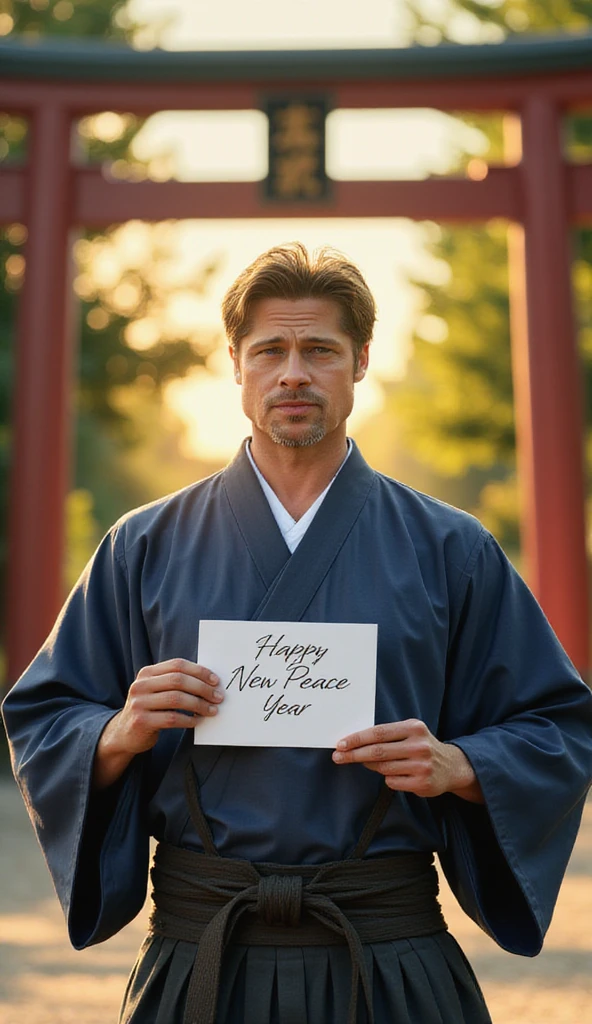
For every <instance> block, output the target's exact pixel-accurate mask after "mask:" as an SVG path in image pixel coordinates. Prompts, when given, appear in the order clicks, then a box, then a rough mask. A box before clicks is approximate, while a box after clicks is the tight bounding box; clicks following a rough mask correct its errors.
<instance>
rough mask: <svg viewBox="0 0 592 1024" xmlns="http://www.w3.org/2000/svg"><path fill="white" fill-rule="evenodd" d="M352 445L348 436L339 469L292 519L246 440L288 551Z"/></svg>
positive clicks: (303, 532)
mask: <svg viewBox="0 0 592 1024" xmlns="http://www.w3.org/2000/svg"><path fill="white" fill-rule="evenodd" d="M352 447H353V444H352V442H351V440H350V438H349V437H348V439H347V455H346V456H345V458H344V460H343V462H342V463H341V465H340V467H339V469H338V470H337V473H336V474H335V476H334V477H333V479H332V480H330V481H329V483H328V484H327V486H326V487H325V490H324V491H323V492H322V494H319V496H318V498H317V499H316V501H313V503H312V505H311V506H310V508H308V509H307V510H306V512H305V513H304V515H302V516H300V519H294V518H293V516H291V515H290V513H289V512H288V510H287V509H286V508H284V506H283V505H282V503H281V501H280V499H279V498H278V496H277V494H276V493H275V491H274V490H273V488H272V487H270V485H269V484H268V482H267V480H266V479H265V477H264V476H263V473H262V472H261V470H260V469H259V467H258V466H257V463H256V462H255V460H254V458H253V456H252V454H251V441H250V439H249V440H248V441H247V455H248V456H249V461H250V463H251V465H252V467H253V469H254V470H255V474H256V476H257V479H258V481H259V483H260V484H261V488H262V490H263V493H264V495H265V497H266V498H267V501H268V503H269V507H270V509H271V511H272V513H273V517H274V519H275V521H276V523H277V524H278V527H279V530H280V533H281V535H282V537H283V538H284V540H285V542H286V544H287V546H288V548H289V550H290V553H292V552H293V551H295V550H296V548H297V547H298V545H299V543H300V541H301V540H302V538H303V537H304V534H305V533H306V531H307V530H308V527H309V526H310V524H311V523H312V521H313V519H314V517H315V516H316V514H317V512H318V511H319V508H320V507H321V505H322V503H323V500H324V499H325V497H326V495H327V491H328V490H329V488H330V487H331V484H332V483H333V480H335V477H336V476H337V474H338V473H339V472H340V471H341V470H342V469H343V467H344V465H345V463H346V462H347V460H348V458H349V456H350V453H351V450H352Z"/></svg>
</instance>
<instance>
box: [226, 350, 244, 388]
mask: <svg viewBox="0 0 592 1024" xmlns="http://www.w3.org/2000/svg"><path fill="white" fill-rule="evenodd" d="M228 354H229V356H230V358H231V359H232V362H233V363H234V379H235V381H236V383H237V384H240V383H241V372H240V366H239V363H238V354H237V352H236V349H234V348H233V347H232V345H229V346H228Z"/></svg>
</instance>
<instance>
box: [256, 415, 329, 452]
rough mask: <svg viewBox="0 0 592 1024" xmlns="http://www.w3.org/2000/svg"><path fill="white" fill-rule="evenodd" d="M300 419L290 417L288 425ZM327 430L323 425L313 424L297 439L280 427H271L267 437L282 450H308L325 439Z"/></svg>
mask: <svg viewBox="0 0 592 1024" xmlns="http://www.w3.org/2000/svg"><path fill="white" fill-rule="evenodd" d="M299 419H300V417H298V416H290V417H289V419H288V422H289V423H298V420H299ZM326 433H327V430H326V428H325V425H324V424H323V423H313V424H311V426H309V427H307V430H306V433H305V434H301V435H300V436H299V437H293V436H292V435H291V434H289V433H288V432H287V431H285V430H284V429H283V428H282V427H278V426H273V427H271V428H270V431H269V436H270V438H271V440H272V441H273V442H274V443H275V444H280V445H282V446H283V447H284V448H310V447H311V445H313V444H318V443H319V441H322V440H323V438H324V437H325V434H326Z"/></svg>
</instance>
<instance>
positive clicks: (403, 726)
mask: <svg viewBox="0 0 592 1024" xmlns="http://www.w3.org/2000/svg"><path fill="white" fill-rule="evenodd" d="M424 732H427V726H426V725H425V723H424V722H420V721H419V719H416V718H408V719H405V721H403V722H382V723H381V724H380V725H373V726H371V728H369V729H363V730H362V731H361V732H353V733H351V734H350V735H349V736H345V737H344V739H342V740H339V742H338V743H336V745H335V746H336V749H337V750H353V749H354V748H355V747H365V746H371V745H373V744H376V743H390V742H393V741H395V742H396V741H399V740H402V739H406V738H407V737H408V736H414V735H421V734H422V733H424Z"/></svg>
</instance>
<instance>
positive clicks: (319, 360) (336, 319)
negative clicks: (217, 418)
mask: <svg viewBox="0 0 592 1024" xmlns="http://www.w3.org/2000/svg"><path fill="white" fill-rule="evenodd" d="M340 313H341V311H340V308H339V306H338V304H337V303H336V302H334V301H333V300H332V299H310V298H309V299H296V300H292V299H260V300H259V301H258V302H256V303H255V304H254V306H253V310H252V324H251V329H250V331H249V333H248V334H247V335H246V336H245V337H244V338H243V339H242V340H241V342H240V343H239V347H238V353H236V354H233V353H232V350H231V355H232V356H233V359H234V363H235V371H236V373H237V379H238V380H240V383H241V384H242V401H243V409H244V411H245V414H246V415H247V416H248V418H249V419H250V420H251V421H252V423H253V436H254V437H255V436H256V435H257V433H261V434H265V435H266V436H267V437H269V438H271V440H272V441H274V442H275V443H276V444H280V445H285V446H287V447H289V448H302V447H307V446H308V445H312V444H317V443H318V442H319V441H322V440H323V438H324V437H326V436H327V435H328V434H331V433H332V432H333V431H335V430H337V429H339V428H340V427H341V428H342V429H343V432H344V433H345V426H344V425H345V420H346V419H347V417H348V416H349V414H350V412H351V410H352V406H353V400H354V383H355V382H356V381H359V380H361V379H362V377H363V376H364V374H365V372H366V368H367V366H368V345H365V346H364V348H363V349H362V351H361V353H360V357H359V359H358V365H357V367H356V368H355V370H354V349H353V342H352V339H351V338H350V337H349V336H348V335H347V334H344V333H343V330H342V328H341V324H340V319H341V317H340Z"/></svg>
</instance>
